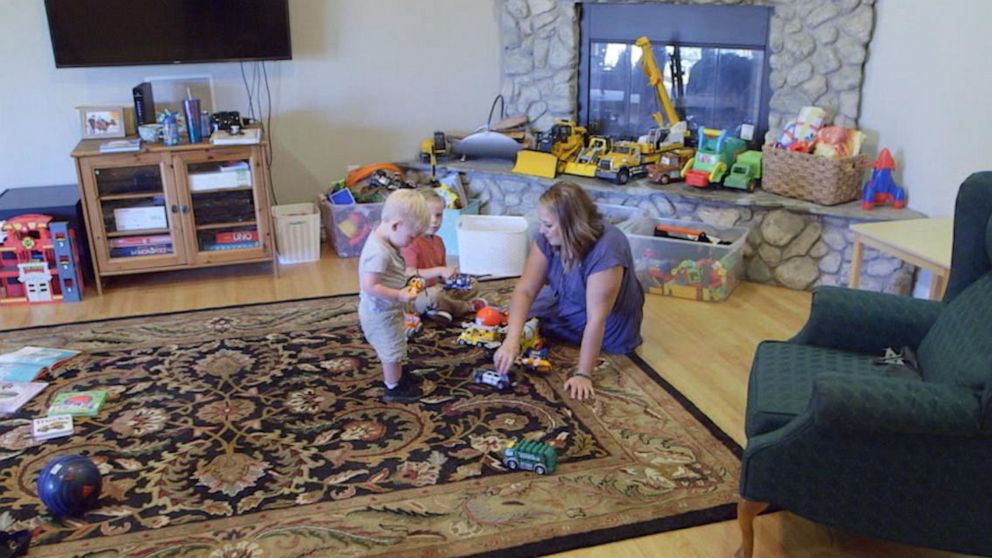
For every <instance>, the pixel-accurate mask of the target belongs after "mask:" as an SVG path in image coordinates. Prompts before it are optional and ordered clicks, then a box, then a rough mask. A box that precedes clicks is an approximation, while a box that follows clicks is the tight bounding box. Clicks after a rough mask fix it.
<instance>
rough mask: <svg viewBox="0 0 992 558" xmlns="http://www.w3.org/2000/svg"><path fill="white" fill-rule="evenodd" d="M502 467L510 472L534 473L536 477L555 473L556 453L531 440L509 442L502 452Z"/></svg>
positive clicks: (546, 445)
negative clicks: (521, 470) (504, 466)
mask: <svg viewBox="0 0 992 558" xmlns="http://www.w3.org/2000/svg"><path fill="white" fill-rule="evenodd" d="M503 465H506V468H507V469H509V470H511V471H516V470H517V469H523V470H524V471H534V472H535V473H537V474H538V475H546V474H548V473H554V472H555V468H556V467H557V466H558V452H556V451H555V448H553V447H551V446H549V445H548V444H542V443H541V442H534V441H532V440H524V441H522V442H519V443H517V442H510V443H509V444H507V446H506V449H504V450H503Z"/></svg>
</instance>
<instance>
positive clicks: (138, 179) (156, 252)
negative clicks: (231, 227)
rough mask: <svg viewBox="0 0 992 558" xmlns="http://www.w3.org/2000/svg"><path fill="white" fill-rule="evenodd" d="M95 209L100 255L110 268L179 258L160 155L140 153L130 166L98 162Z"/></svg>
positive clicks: (94, 174)
mask: <svg viewBox="0 0 992 558" xmlns="http://www.w3.org/2000/svg"><path fill="white" fill-rule="evenodd" d="M89 164H91V167H92V168H91V169H90V178H91V180H92V181H93V184H92V187H91V188H90V191H91V192H92V196H94V197H95V200H92V201H93V202H95V203H93V204H92V206H91V209H90V211H91V212H92V213H96V214H97V215H92V214H91V217H90V218H91V219H92V218H96V219H97V220H98V221H99V222H100V224H101V225H102V233H103V234H102V235H99V236H100V238H97V242H99V243H100V247H99V249H98V252H99V256H98V257H102V258H103V260H104V262H105V264H107V269H108V270H111V271H112V270H114V269H134V268H139V267H144V266H161V265H169V264H171V263H179V260H180V259H181V257H182V248H181V242H180V238H181V236H180V235H179V234H178V233H177V229H176V228H175V227H173V224H174V223H173V222H172V219H173V216H174V211H176V210H178V208H177V207H176V206H175V204H174V202H172V201H171V200H172V199H173V197H174V194H173V193H172V192H171V190H170V188H169V185H170V178H171V177H168V173H163V166H164V165H163V164H162V163H161V161H159V160H158V159H148V160H142V159H140V158H136V159H135V160H134V161H132V162H131V164H130V165H129V166H110V164H101V161H93V162H92V163H89Z"/></svg>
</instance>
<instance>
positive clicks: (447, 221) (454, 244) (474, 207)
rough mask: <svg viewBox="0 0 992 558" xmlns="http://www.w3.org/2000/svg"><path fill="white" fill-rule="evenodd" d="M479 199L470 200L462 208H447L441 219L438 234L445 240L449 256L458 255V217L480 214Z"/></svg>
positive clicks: (445, 247) (445, 248)
mask: <svg viewBox="0 0 992 558" xmlns="http://www.w3.org/2000/svg"><path fill="white" fill-rule="evenodd" d="M478 214H479V200H469V201H468V204H467V205H466V206H465V207H463V208H461V209H445V210H444V219H443V220H442V221H441V228H440V229H438V231H437V235H438V236H440V237H441V240H442V241H444V251H445V253H447V254H448V255H449V256H457V255H458V219H459V218H460V217H461V216H462V215H478Z"/></svg>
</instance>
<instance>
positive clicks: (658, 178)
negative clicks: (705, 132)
mask: <svg viewBox="0 0 992 558" xmlns="http://www.w3.org/2000/svg"><path fill="white" fill-rule="evenodd" d="M695 154H696V150H695V149H692V148H690V147H683V148H682V149H673V150H671V151H666V152H664V153H662V154H661V157H659V158H658V162H657V163H655V164H653V165H648V167H647V171H648V179H649V180H650V181H651V182H656V183H658V184H668V183H669V182H672V181H676V180H679V181H680V180H682V167H684V166H685V164H686V163H688V162H689V161H690V160H692V158H693V156H695Z"/></svg>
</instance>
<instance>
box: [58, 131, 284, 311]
mask: <svg viewBox="0 0 992 558" xmlns="http://www.w3.org/2000/svg"><path fill="white" fill-rule="evenodd" d="M99 143H100V142H98V141H88V140H84V141H82V142H80V143H79V145H77V146H76V149H75V150H73V152H72V156H73V157H74V158H75V159H76V167H77V171H78V172H77V174H78V176H79V177H80V190H81V192H82V194H83V196H82V199H83V208H84V211H85V213H86V215H87V219H86V224H87V231H88V232H89V235H88V236H89V239H90V248H91V253H92V254H93V255H94V262H93V270H94V275H95V277H96V284H97V291H98V292H100V293H101V294H102V287H103V285H102V278H103V277H106V276H118V275H125V274H130V273H146V272H156V271H174V270H181V269H192V268H200V267H212V266H219V265H227V264H241V263H257V262H263V261H268V262H272V266H273V272H274V273H276V272H277V271H278V270H277V267H276V265H277V264H276V261H275V258H274V252H275V251H274V249H273V246H272V233H271V217H270V215H269V214H270V211H269V197H268V191H269V188H268V177H267V175H266V172H265V169H266V168H267V164H266V159H265V158H266V150H267V142H266V141H265V140H264V139H263V140H262V141H261V142H260V143H258V144H253V145H231V146H216V145H211V144H206V143H201V144H194V145H189V144H183V145H180V146H173V147H168V146H162V145H160V144H145V145H142V147H141V150H140V151H138V152H131V153H111V154H106V153H99V151H98V147H99ZM122 218H127V219H128V220H129V224H128V225H125V226H132V227H148V228H142V229H137V228H135V229H131V230H117V227H118V225H120V224H122ZM165 236H168V238H163V237H165Z"/></svg>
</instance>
